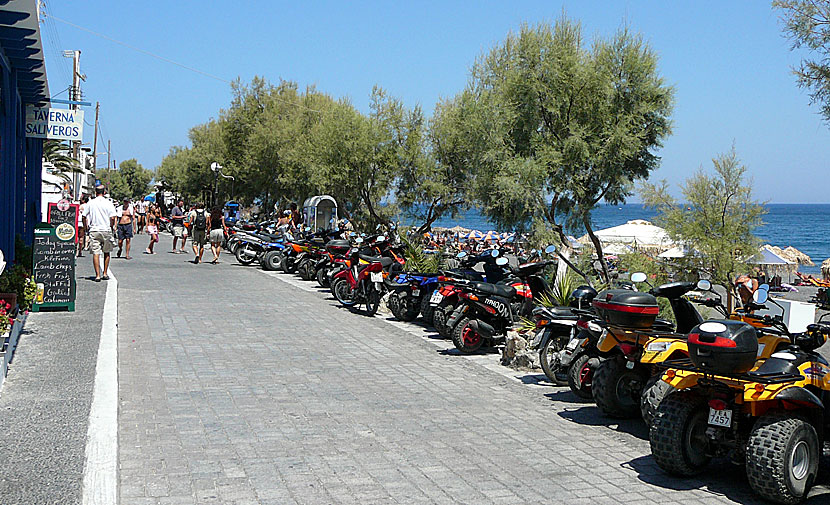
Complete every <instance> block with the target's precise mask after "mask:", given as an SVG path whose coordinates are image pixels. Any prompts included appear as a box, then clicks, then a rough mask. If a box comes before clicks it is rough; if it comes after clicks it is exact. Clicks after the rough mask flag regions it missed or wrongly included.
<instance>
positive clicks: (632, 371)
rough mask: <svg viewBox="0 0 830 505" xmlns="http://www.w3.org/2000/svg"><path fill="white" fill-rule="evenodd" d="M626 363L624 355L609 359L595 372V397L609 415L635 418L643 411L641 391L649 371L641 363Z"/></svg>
mask: <svg viewBox="0 0 830 505" xmlns="http://www.w3.org/2000/svg"><path fill="white" fill-rule="evenodd" d="M626 363H627V362H626V360H625V359H624V358H623V357H622V356H619V357H616V358H612V359H607V360H605V361H603V362H602V364H600V366H599V367H598V368H597V371H596V373H595V374H594V382H593V384H592V388H591V389H592V392H593V394H594V401H595V402H596V403H597V407H599V409H600V410H601V411H602V413H603V414H605V415H607V416H609V417H617V418H632V417H637V416H638V415H639V414H640V395H642V393H643V386H644V385H645V383H646V381H647V380H648V373H647V371H646V370H645V368H643V366H642V365H635V366H634V368H628V367H626Z"/></svg>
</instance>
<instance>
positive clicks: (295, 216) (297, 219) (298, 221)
mask: <svg viewBox="0 0 830 505" xmlns="http://www.w3.org/2000/svg"><path fill="white" fill-rule="evenodd" d="M288 208H289V209H291V223H292V224H293V225H294V226H293V228H297V229H302V226H301V225H302V224H303V215H302V214H300V211H298V210H297V203H296V202H291V205H289V206H288Z"/></svg>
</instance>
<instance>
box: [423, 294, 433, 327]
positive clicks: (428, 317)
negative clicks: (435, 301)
mask: <svg viewBox="0 0 830 505" xmlns="http://www.w3.org/2000/svg"><path fill="white" fill-rule="evenodd" d="M427 295H429V293H425V294H423V295H421V317H423V318H424V322H425V323H427V324H432V320H433V317H434V316H435V306H434V305H432V304H431V303H429V299H430V297H429V296H427Z"/></svg>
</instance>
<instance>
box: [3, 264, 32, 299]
mask: <svg viewBox="0 0 830 505" xmlns="http://www.w3.org/2000/svg"><path fill="white" fill-rule="evenodd" d="M33 284H34V281H33V280H32V279H31V276H30V275H29V271H28V270H27V269H26V267H24V266H23V265H21V264H16V265H14V266H13V267H11V268H6V270H5V271H4V272H3V273H2V274H0V293H17V304H18V305H19V306H20V309H21V310H26V309H28V308H29V307H30V306H31V303H32V300H34V290H33V286H32V285H33ZM35 288H36V287H35Z"/></svg>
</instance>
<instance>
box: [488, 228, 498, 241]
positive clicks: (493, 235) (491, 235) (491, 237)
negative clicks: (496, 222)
mask: <svg viewBox="0 0 830 505" xmlns="http://www.w3.org/2000/svg"><path fill="white" fill-rule="evenodd" d="M500 238H501V235H499V234H498V232H495V231H493V230H490V231H488V232H487V233H486V234H485V235H484V240H499V239H500Z"/></svg>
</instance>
